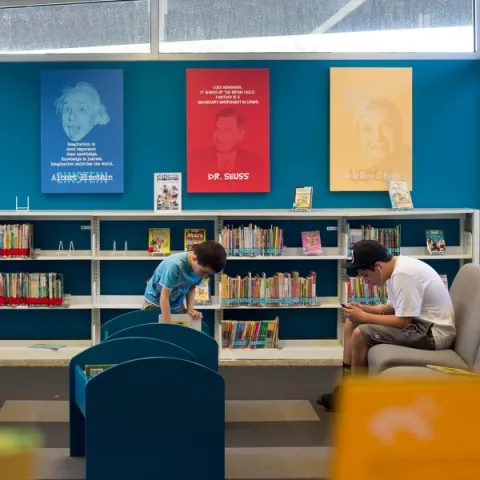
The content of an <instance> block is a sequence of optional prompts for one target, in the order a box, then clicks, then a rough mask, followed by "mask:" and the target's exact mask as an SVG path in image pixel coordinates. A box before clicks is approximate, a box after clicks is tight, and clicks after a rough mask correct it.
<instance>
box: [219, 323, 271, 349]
mask: <svg viewBox="0 0 480 480" xmlns="http://www.w3.org/2000/svg"><path fill="white" fill-rule="evenodd" d="M278 321H279V318H278V317H275V319H274V320H256V321H253V320H223V321H222V348H230V349H245V348H250V349H257V348H278V328H279V325H278Z"/></svg>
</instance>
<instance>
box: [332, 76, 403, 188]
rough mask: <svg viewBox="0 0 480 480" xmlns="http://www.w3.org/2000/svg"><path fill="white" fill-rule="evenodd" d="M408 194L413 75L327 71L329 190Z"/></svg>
mask: <svg viewBox="0 0 480 480" xmlns="http://www.w3.org/2000/svg"><path fill="white" fill-rule="evenodd" d="M389 180H392V181H400V180H405V181H407V182H408V185H409V188H410V189H411V188H412V69H411V68H331V69H330V190H331V191H384V190H385V191H386V190H388V183H387V182H388V181H389Z"/></svg>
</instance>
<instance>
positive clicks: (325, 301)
mask: <svg viewBox="0 0 480 480" xmlns="http://www.w3.org/2000/svg"><path fill="white" fill-rule="evenodd" d="M219 308H220V307H219ZM315 308H340V301H339V299H338V297H317V302H316V305H292V306H284V307H280V306H278V307H277V306H251V307H250V306H243V307H233V306H232V307H230V306H226V305H225V306H222V307H221V308H220V309H221V310H285V309H288V310H293V309H310V310H312V309H315Z"/></svg>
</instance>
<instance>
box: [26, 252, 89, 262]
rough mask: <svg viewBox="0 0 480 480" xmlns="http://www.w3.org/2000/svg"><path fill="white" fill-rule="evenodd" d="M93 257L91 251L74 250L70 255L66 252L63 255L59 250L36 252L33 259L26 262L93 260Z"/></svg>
mask: <svg viewBox="0 0 480 480" xmlns="http://www.w3.org/2000/svg"><path fill="white" fill-rule="evenodd" d="M92 259H93V255H92V251H91V250H73V251H71V252H70V253H69V251H68V250H64V251H63V253H60V254H59V253H58V250H40V251H38V250H36V251H35V252H34V253H33V256H32V258H30V259H28V258H27V259H25V260H92Z"/></svg>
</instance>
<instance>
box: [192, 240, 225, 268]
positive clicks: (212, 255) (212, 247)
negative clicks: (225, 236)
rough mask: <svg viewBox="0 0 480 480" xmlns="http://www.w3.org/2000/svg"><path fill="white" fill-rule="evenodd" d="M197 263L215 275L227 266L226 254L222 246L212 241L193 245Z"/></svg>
mask: <svg viewBox="0 0 480 480" xmlns="http://www.w3.org/2000/svg"><path fill="white" fill-rule="evenodd" d="M193 251H194V253H195V255H196V257H197V262H198V264H199V265H200V266H202V267H209V268H211V269H212V270H213V271H214V272H215V273H219V272H221V271H222V270H223V269H224V268H225V265H226V264H227V252H226V251H225V248H223V246H222V245H220V244H219V243H218V242H215V241H214V240H207V241H206V242H202V243H199V244H198V245H195V247H194V249H193Z"/></svg>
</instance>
